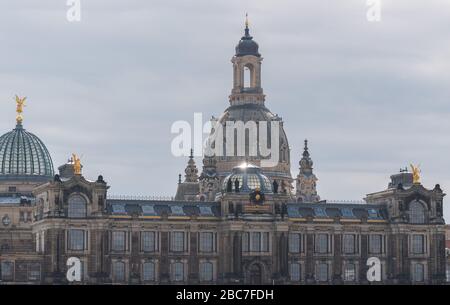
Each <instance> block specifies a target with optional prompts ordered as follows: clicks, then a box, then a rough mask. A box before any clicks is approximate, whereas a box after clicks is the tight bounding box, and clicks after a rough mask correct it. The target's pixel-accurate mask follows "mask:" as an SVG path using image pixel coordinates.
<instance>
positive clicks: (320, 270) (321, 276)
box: [317, 263, 328, 282]
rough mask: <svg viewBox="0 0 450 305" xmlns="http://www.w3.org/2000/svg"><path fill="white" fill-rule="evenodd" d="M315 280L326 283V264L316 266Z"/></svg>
mask: <svg viewBox="0 0 450 305" xmlns="http://www.w3.org/2000/svg"><path fill="white" fill-rule="evenodd" d="M317 280H318V281H319V282H326V281H328V264H327V263H319V264H318V265H317Z"/></svg>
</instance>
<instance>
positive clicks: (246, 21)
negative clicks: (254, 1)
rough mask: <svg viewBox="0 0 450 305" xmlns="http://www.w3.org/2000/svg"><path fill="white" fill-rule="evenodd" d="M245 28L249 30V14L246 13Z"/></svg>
mask: <svg viewBox="0 0 450 305" xmlns="http://www.w3.org/2000/svg"><path fill="white" fill-rule="evenodd" d="M245 27H246V28H248V13H245Z"/></svg>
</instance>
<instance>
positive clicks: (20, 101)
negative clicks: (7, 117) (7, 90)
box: [15, 94, 27, 124]
mask: <svg viewBox="0 0 450 305" xmlns="http://www.w3.org/2000/svg"><path fill="white" fill-rule="evenodd" d="M26 99H27V98H26V97H22V98H20V97H19V96H17V94H16V97H15V100H16V105H17V107H16V112H17V115H16V122H17V124H22V122H23V116H22V112H23V107H25V106H26V105H25V100H26Z"/></svg>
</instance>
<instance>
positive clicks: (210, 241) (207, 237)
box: [199, 232, 215, 253]
mask: <svg viewBox="0 0 450 305" xmlns="http://www.w3.org/2000/svg"><path fill="white" fill-rule="evenodd" d="M199 237H200V238H199V239H200V249H199V250H200V252H205V253H211V252H214V248H215V247H214V233H213V232H200V233H199Z"/></svg>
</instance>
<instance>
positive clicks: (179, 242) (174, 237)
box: [170, 232, 187, 252]
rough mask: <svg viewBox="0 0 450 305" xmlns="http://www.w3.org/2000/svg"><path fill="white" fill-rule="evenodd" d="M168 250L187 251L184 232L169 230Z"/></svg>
mask: <svg viewBox="0 0 450 305" xmlns="http://www.w3.org/2000/svg"><path fill="white" fill-rule="evenodd" d="M170 251H172V252H185V251H187V243H186V240H185V234H184V232H170Z"/></svg>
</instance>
